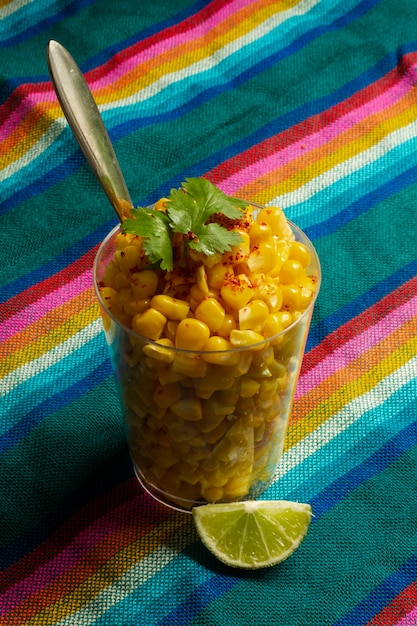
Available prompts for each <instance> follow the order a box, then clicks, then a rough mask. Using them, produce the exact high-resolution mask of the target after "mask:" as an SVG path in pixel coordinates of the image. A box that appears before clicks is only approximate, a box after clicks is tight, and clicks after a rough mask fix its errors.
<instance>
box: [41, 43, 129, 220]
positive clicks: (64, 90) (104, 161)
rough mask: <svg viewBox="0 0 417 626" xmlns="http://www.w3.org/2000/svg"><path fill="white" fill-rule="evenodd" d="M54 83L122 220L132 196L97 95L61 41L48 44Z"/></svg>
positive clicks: (126, 215)
mask: <svg viewBox="0 0 417 626" xmlns="http://www.w3.org/2000/svg"><path fill="white" fill-rule="evenodd" d="M47 62H48V69H49V74H50V76H51V80H52V85H53V87H54V89H55V93H56V95H57V98H58V101H59V103H60V105H61V108H62V110H63V112H64V114H65V117H66V119H67V121H68V124H69V125H70V127H71V129H72V132H73V133H74V135H75V138H76V140H77V141H78V144H79V146H80V148H81V150H82V151H83V153H84V156H85V158H86V159H87V161H88V163H89V164H90V167H91V168H92V170H93V172H94V173H95V175H96V176H97V178H98V180H99V182H100V184H101V186H102V187H103V189H104V191H105V193H106V195H107V197H108V198H109V200H110V202H111V204H112V206H113V208H114V209H115V211H116V213H117V215H118V217H119V219H120V221H123V220H124V219H125V218H126V217H128V216H129V213H130V209H131V208H132V200H131V199H130V195H129V192H128V190H127V187H126V183H125V181H124V178H123V175H122V172H121V170H120V166H119V163H118V161H117V157H116V155H115V152H114V149H113V146H112V144H111V141H110V137H109V135H108V133H107V131H106V128H105V126H104V124H103V120H102V118H101V115H100V112H99V110H98V108H97V105H96V102H95V100H94V98H93V95H92V93H91V91H90V89H89V87H88V85H87V82H86V80H85V78H84V76H83V74H82V73H81V71H80V69H79V67H78V65H77V64H76V62H75V61H74V59H73V58H72V56H71V55H70V53H69V52H68V51H67V50H66V49H65V48H64V47H63V46H62V45H61V44H60V43H58V42H57V41H54V40H51V41H50V42H49V43H48V47H47Z"/></svg>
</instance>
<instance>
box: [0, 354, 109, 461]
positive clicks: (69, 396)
mask: <svg viewBox="0 0 417 626" xmlns="http://www.w3.org/2000/svg"><path fill="white" fill-rule="evenodd" d="M112 375H113V374H112V369H111V365H110V359H107V360H106V361H104V362H103V363H101V364H100V366H99V367H97V368H96V369H94V370H93V371H92V372H91V374H89V375H88V376H86V377H85V378H83V379H82V380H80V381H78V382H76V383H75V384H73V385H71V387H68V388H67V389H64V390H63V391H61V392H60V393H59V394H57V395H54V396H52V397H51V398H48V399H47V400H45V401H44V402H42V403H41V404H39V405H38V406H36V407H35V408H34V409H32V410H31V411H30V412H29V413H28V414H27V415H26V416H25V419H24V421H23V422H19V423H18V424H16V425H15V426H13V428H11V429H10V430H8V431H7V432H6V433H4V434H3V435H1V436H0V454H2V453H4V452H6V451H7V450H10V449H11V448H12V447H13V446H15V445H16V444H17V443H19V442H20V441H22V440H23V439H24V438H25V437H26V435H27V434H28V433H29V432H30V431H31V430H32V428H34V427H35V426H37V425H38V424H39V423H40V422H41V421H42V420H43V419H45V415H49V414H51V413H55V412H56V411H59V410H60V409H62V408H63V407H65V406H67V405H69V404H72V403H73V402H75V401H76V400H77V399H78V398H81V397H82V396H83V395H85V394H87V393H88V392H89V391H91V389H94V387H97V385H99V384H100V383H101V382H103V381H104V380H105V379H106V378H108V377H109V376H112Z"/></svg>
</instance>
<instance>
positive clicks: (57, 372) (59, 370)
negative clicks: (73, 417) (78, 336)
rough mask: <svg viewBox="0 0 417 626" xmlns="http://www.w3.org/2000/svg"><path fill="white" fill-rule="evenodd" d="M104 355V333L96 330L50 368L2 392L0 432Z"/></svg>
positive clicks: (88, 370) (82, 375)
mask: <svg viewBox="0 0 417 626" xmlns="http://www.w3.org/2000/svg"><path fill="white" fill-rule="evenodd" d="M58 349H59V346H58ZM108 358H109V355H108V348H107V345H106V343H105V340H104V334H103V333H99V334H98V335H97V336H96V337H94V338H93V339H91V340H90V341H88V342H87V343H85V344H84V345H82V346H81V347H80V348H78V349H77V350H73V351H72V352H71V353H70V354H68V355H66V356H64V357H63V358H61V359H60V360H59V361H58V362H57V363H55V364H54V365H51V367H48V368H47V369H46V370H44V371H43V372H41V373H39V374H36V375H34V376H32V377H30V378H28V379H27V380H25V381H24V382H22V383H20V384H19V385H18V386H17V387H15V388H14V389H12V390H11V391H10V393H8V394H6V395H2V396H1V398H0V415H4V416H7V419H5V420H4V421H3V420H2V421H0V435H2V434H4V433H6V432H7V431H9V430H10V429H11V428H13V426H15V425H16V424H17V423H19V422H21V421H22V420H24V418H25V414H27V413H29V412H30V411H32V410H33V409H34V408H35V407H36V406H39V405H41V404H42V403H43V402H45V400H47V399H49V398H51V397H53V396H54V395H57V394H59V393H62V392H63V391H65V390H66V389H68V388H69V387H71V386H73V385H74V384H76V383H79V382H80V381H81V380H83V379H84V378H86V376H88V375H89V374H91V372H92V371H94V370H95V369H97V367H99V366H100V365H101V364H102V363H104V362H105V361H107V360H108ZM100 382H101V381H100Z"/></svg>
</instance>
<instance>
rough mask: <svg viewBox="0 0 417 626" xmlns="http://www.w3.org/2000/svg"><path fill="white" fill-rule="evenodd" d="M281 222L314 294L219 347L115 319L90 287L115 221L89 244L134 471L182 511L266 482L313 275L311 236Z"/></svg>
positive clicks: (253, 492)
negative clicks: (304, 260) (163, 340)
mask: <svg viewBox="0 0 417 626" xmlns="http://www.w3.org/2000/svg"><path fill="white" fill-rule="evenodd" d="M289 225H290V228H291V229H292V232H293V234H294V236H295V239H296V241H300V242H302V243H303V244H304V245H305V246H307V248H308V249H309V251H310V255H311V262H310V266H309V268H308V273H310V274H312V275H314V276H316V277H317V283H316V291H315V294H314V297H313V299H312V301H311V303H310V304H309V306H308V307H307V308H306V309H305V310H304V311H303V313H302V314H301V315H300V316H299V317H298V319H296V321H293V322H292V323H291V324H290V325H289V326H288V327H287V328H285V329H284V330H282V331H281V332H280V333H279V334H277V335H274V336H273V337H270V338H269V339H267V340H264V341H262V342H260V343H257V344H253V345H250V346H246V347H241V348H234V349H232V350H227V351H218V352H201V351H195V352H194V351H190V350H180V349H177V348H172V347H166V346H163V345H161V344H159V343H157V342H155V341H152V340H149V339H146V338H144V337H141V336H140V335H138V334H137V333H135V332H134V331H133V330H131V329H129V328H127V327H126V326H124V325H123V324H121V323H120V322H119V321H118V320H117V319H116V318H115V317H114V316H113V315H112V313H111V311H110V310H109V309H108V308H107V306H106V303H105V301H104V300H103V298H102V296H101V294H100V288H99V287H100V281H101V280H102V277H103V273H104V270H105V268H106V266H107V265H108V263H109V261H110V260H111V259H112V258H113V256H114V253H115V237H116V235H117V233H118V232H119V227H116V228H114V229H113V230H112V231H111V232H110V233H109V234H108V236H107V237H106V238H105V240H104V241H103V243H102V244H101V246H100V248H99V250H98V252H97V255H96V258H95V261H94V286H95V290H96V294H97V297H98V300H99V304H100V311H101V315H102V320H103V326H104V330H105V334H106V339H107V343H108V347H109V352H110V357H111V362H112V367H113V370H114V374H115V377H116V382H117V387H118V391H119V394H120V400H121V405H122V410H123V414H124V419H125V423H126V427H127V442H128V447H129V452H130V455H131V458H132V462H133V467H134V471H135V473H136V476H137V478H138V480H139V482H140V483H141V485H142V486H143V487H144V489H145V490H146V491H148V492H149V493H150V494H151V495H152V496H153V497H154V498H155V499H156V500H158V501H159V502H161V503H163V504H165V505H168V506H170V507H173V508H175V509H178V510H182V511H190V510H191V508H192V507H193V506H198V505H200V504H205V503H207V502H230V501H236V500H250V499H255V498H257V497H259V496H260V495H261V494H262V493H263V492H264V491H265V489H266V488H267V487H268V486H269V485H270V484H271V482H272V481H273V477H274V472H275V469H276V467H277V464H278V462H279V460H280V458H281V455H282V451H283V447H284V440H285V433H286V429H287V424H288V420H289V416H290V412H291V406H292V401H293V397H294V392H295V388H296V384H297V380H298V376H299V371H300V367H301V363H302V358H303V353H304V348H305V343H306V339H307V334H308V330H309V326H310V321H311V316H312V313H313V307H314V303H315V300H316V298H317V294H318V292H319V288H320V280H321V270H320V263H319V259H318V257H317V254H316V251H315V249H314V247H313V245H312V243H311V242H310V240H309V239H308V238H307V237H306V235H305V234H304V233H303V232H302V231H301V230H300V229H299V228H297V227H296V226H295V225H294V224H292V223H291V222H289Z"/></svg>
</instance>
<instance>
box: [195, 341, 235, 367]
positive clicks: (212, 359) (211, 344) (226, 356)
mask: <svg viewBox="0 0 417 626" xmlns="http://www.w3.org/2000/svg"><path fill="white" fill-rule="evenodd" d="M201 358H202V359H204V360H205V361H207V363H214V364H216V365H235V364H236V363H238V362H239V352H237V351H236V350H234V349H233V346H232V344H231V343H230V341H228V340H227V339H225V338H224V337H219V336H218V335H212V336H211V337H209V339H208V340H207V343H206V344H205V346H204V349H203V352H202V354H201Z"/></svg>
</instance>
